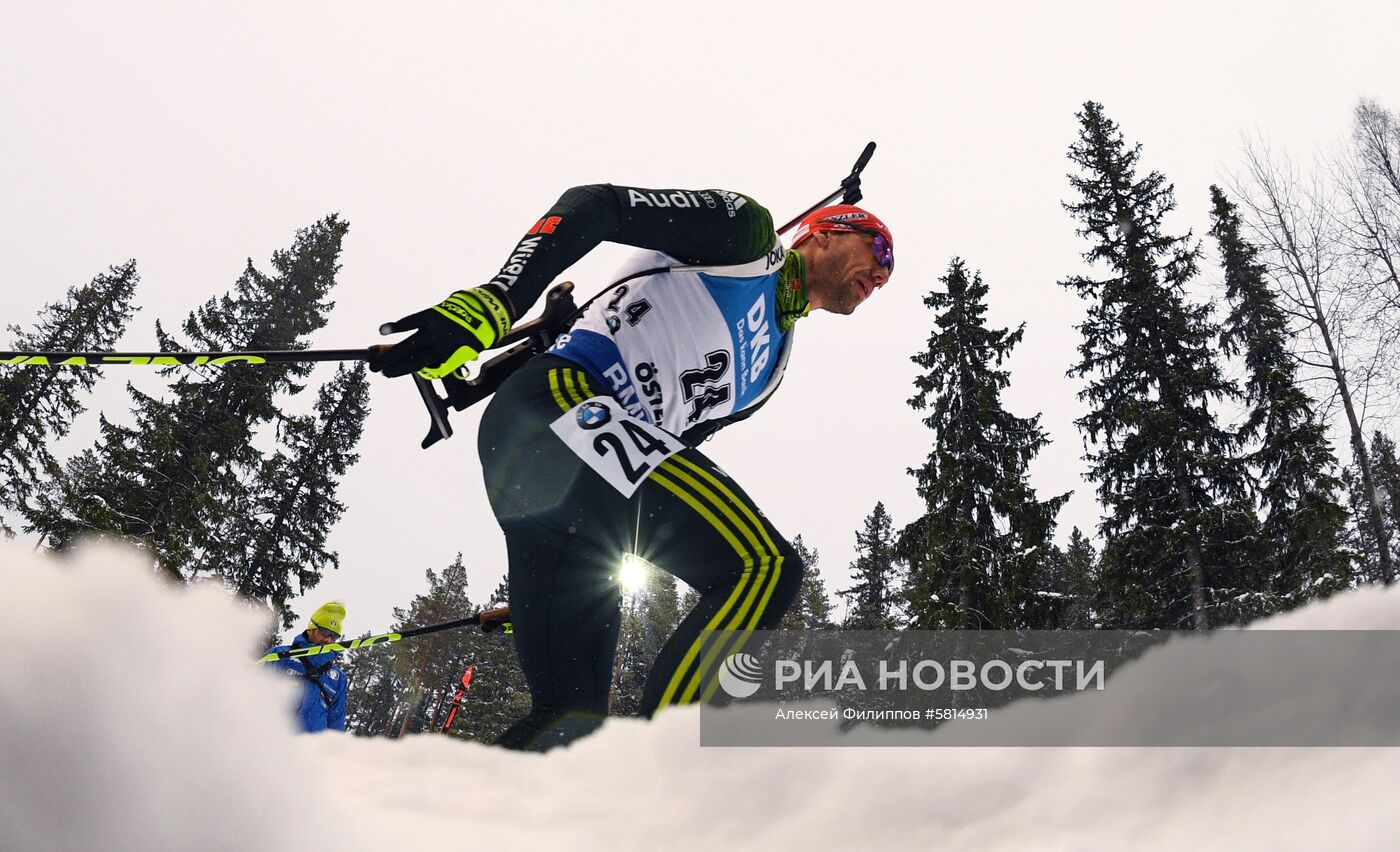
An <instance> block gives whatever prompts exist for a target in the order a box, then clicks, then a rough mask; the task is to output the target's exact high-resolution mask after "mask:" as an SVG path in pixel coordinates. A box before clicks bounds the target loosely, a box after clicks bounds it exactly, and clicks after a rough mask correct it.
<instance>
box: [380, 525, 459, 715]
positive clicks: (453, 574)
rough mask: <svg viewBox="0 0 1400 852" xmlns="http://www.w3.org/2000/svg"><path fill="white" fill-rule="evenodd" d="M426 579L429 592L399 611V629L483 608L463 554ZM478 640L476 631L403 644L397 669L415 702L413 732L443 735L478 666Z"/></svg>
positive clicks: (396, 617) (448, 632)
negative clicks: (467, 677) (454, 702)
mask: <svg viewBox="0 0 1400 852" xmlns="http://www.w3.org/2000/svg"><path fill="white" fill-rule="evenodd" d="M426 576H427V580H428V591H427V592H426V593H424V594H420V595H416V596H414V598H413V600H412V602H410V603H409V605H408V607H407V608H402V609H400V608H396V609H395V610H394V627H393V629H394V630H404V629H407V628H409V627H414V626H418V625H424V624H436V623H439V622H443V621H452V620H454V619H458V618H463V617H465V616H466V615H467V614H469V613H471V612H474V611H475V610H476V609H477V607H476V606H474V605H473V604H472V601H471V598H470V597H469V596H468V594H467V568H466V565H465V564H464V563H463V562H462V554H460V553H459V554H457V558H456V559H454V560H453V562H452V564H450V565H448V566H447V567H446V568H444V569H443V570H442V572H441V573H438V572H435V571H433V570H432V569H428V571H427V572H426ZM473 638H474V637H473V635H472V632H471V631H470V630H466V629H463V630H445V631H442V632H440V633H430V634H428V635H427V636H420V637H418V638H416V639H413V640H411V641H406V642H400V643H397V644H398V645H399V646H400V647H398V648H397V649H396V650H395V653H394V668H395V671H396V672H397V675H398V678H399V680H400V681H401V682H403V683H405V684H407V686H408V693H409V695H410V696H412V697H413V699H414V700H412V701H411V704H412V707H411V709H410V721H409V727H408V732H409V733H424V732H432V731H437V730H441V728H442V724H443V722H445V721H446V718H447V712H448V709H449V708H448V703H449V702H450V701H451V698H452V696H453V694H454V693H455V692H456V691H457V687H458V685H460V683H461V679H462V674H463V673H464V672H465V671H466V669H467V666H468V665H471V663H472V658H473V656H474V649H473V647H472V645H473V642H472V640H473ZM459 712H460V711H459ZM453 726H454V727H455V726H456V720H453Z"/></svg>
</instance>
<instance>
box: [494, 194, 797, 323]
mask: <svg viewBox="0 0 1400 852" xmlns="http://www.w3.org/2000/svg"><path fill="white" fill-rule="evenodd" d="M605 241H606V242H614V243H621V244H623V245H629V246H636V247H638V248H645V249H652V250H653V251H659V252H664V253H665V254H668V255H670V256H671V257H674V258H676V259H677V260H679V261H681V262H682V263H687V264H705V265H716V266H718V265H728V264H737V263H748V262H749V261H751V260H757V259H758V258H760V257H762V256H763V255H764V254H765V253H767V252H768V251H769V250H770V249H771V248H773V245H774V243H775V242H776V241H777V237H776V235H775V233H774V231H773V217H772V215H771V214H770V213H769V212H768V211H767V210H766V209H764V208H763V206H762V205H760V204H759V203H758V202H756V201H754V200H753V199H752V198H749V197H748V196H745V195H740V194H738V193H734V192H726V191H724V190H718V189H642V188H640V187H632V186H614V185H612V184H606V183H602V184H590V185H588V186H576V187H573V188H572V189H570V190H568V191H566V192H565V193H564V194H563V195H562V196H560V198H559V200H558V201H556V202H555V203H554V206H553V207H550V208H549V210H548V212H546V213H545V215H543V216H541V217H540V219H539V220H538V221H537V222H536V223H535V224H534V226H533V227H531V228H530V230H529V232H528V233H526V234H525V236H523V237H521V238H520V241H519V242H518V243H517V244H516V246H515V249H514V250H513V251H512V252H511V254H510V257H509V258H507V259H506V262H505V264H504V265H503V266H502V267H501V270H500V271H499V272H497V273H496V275H495V277H494V278H492V279H491V280H490V282H488V284H487V286H489V287H491V288H492V289H494V290H496V291H498V292H500V293H502V294H504V295H505V296H506V298H507V300H508V301H509V303H510V308H511V314H512V317H513V318H516V319H518V318H519V317H520V316H521V315H523V314H524V313H525V312H527V311H529V310H530V306H531V305H533V304H534V303H535V301H536V300H537V299H538V298H539V297H540V294H541V293H543V292H544V290H545V288H546V287H548V286H549V285H550V283H551V282H553V281H554V279H555V277H556V276H558V275H559V274H560V273H561V272H563V271H564V270H565V269H567V268H568V267H569V266H571V265H572V264H573V263H575V262H576V261H578V260H579V259H580V258H582V257H583V256H584V255H586V254H588V253H589V252H590V251H592V250H593V249H594V248H595V247H596V246H597V245H598V244H599V243H601V242H605Z"/></svg>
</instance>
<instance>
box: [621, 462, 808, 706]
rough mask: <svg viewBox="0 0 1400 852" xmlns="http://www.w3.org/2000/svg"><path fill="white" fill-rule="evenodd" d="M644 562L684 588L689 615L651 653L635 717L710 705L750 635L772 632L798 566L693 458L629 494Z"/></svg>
mask: <svg viewBox="0 0 1400 852" xmlns="http://www.w3.org/2000/svg"><path fill="white" fill-rule="evenodd" d="M638 499H639V500H640V501H641V505H640V513H639V517H640V518H642V519H643V525H642V533H641V535H642V541H643V542H644V549H645V551H646V552H644V553H643V554H641V555H643V556H644V558H646V559H647V560H648V561H650V562H652V563H653V564H655V565H656V566H658V567H660V568H662V569H664V570H666V571H669V572H670V573H672V574H674V575H675V576H677V577H679V578H680V579H682V580H684V581H685V582H686V583H689V584H690V585H691V586H692V587H693V588H694V589H695V590H696V591H697V592H698V593H699V595H700V600H699V603H698V604H697V605H696V607H695V609H694V610H693V611H692V612H691V613H690V614H689V615H687V616H686V617H685V618H684V619H683V620H682V621H681V624H680V626H679V627H678V628H677V629H676V632H675V633H674V634H673V635H672V636H671V638H670V640H668V641H667V643H666V645H665V646H664V647H663V648H662V649H661V652H660V654H658V655H657V659H656V664H655V665H654V666H653V667H652V671H651V676H650V677H649V678H648V680H647V687H646V692H645V695H644V696H643V700H642V712H643V713H645V714H646V715H652V714H653V713H655V712H656V710H657V709H658V708H660V707H661V706H668V705H676V704H690V703H694V702H699V701H711V700H715V687H716V686H717V684H718V680H717V678H716V675H717V674H718V671H719V667H720V666H721V665H722V664H723V663H724V661H725V659H726V658H728V657H729V656H730V655H731V654H736V653H738V652H739V651H740V650H742V649H744V648H745V647H747V646H748V643H749V640H750V639H751V634H752V631H755V630H767V629H772V628H774V627H776V626H777V624H778V622H779V621H780V620H781V619H782V617H783V614H784V613H785V612H787V609H788V607H789V606H790V605H791V604H792V602H793V601H794V600H795V599H796V597H797V592H798V590H799V588H800V587H801V584H802V571H803V565H802V563H801V560H800V559H799V558H798V556H797V553H796V551H794V550H793V548H792V546H791V545H790V544H788V542H787V541H786V540H785V539H784V538H783V537H782V536H781V535H780V534H779V533H778V531H777V530H776V529H774V528H773V525H772V524H771V523H769V522H768V519H767V518H765V517H764V516H763V514H762V513H761V512H759V511H758V509H757V508H756V507H755V506H754V504H753V501H752V500H750V499H749V497H748V495H747V494H745V493H744V491H743V489H741V488H740V487H739V486H738V484H737V483H735V482H734V480H732V479H730V477H729V476H728V475H727V474H725V473H724V472H723V471H721V470H720V469H719V468H718V467H716V466H715V465H714V464H713V463H712V462H711V461H710V460H709V459H708V458H706V457H705V455H704V454H703V453H701V452H700V451H698V450H690V449H688V450H684V451H682V452H680V453H678V454H677V455H675V456H672V457H671V458H670V459H667V460H666V461H665V462H664V463H662V465H661V466H660V467H659V468H658V469H657V470H656V471H655V472H654V473H653V474H652V475H651V477H650V478H648V480H647V483H646V484H645V485H644V486H643V487H642V490H641V491H639V492H638Z"/></svg>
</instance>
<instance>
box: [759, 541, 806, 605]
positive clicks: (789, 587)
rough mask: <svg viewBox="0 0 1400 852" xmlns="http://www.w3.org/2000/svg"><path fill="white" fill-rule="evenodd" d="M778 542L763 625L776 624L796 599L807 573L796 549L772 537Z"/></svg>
mask: <svg viewBox="0 0 1400 852" xmlns="http://www.w3.org/2000/svg"><path fill="white" fill-rule="evenodd" d="M774 539H775V541H776V542H778V559H777V560H775V562H776V563H777V564H778V576H777V579H776V582H775V583H774V586H773V598H772V603H771V606H770V607H769V610H770V612H769V613H768V614H767V615H768V618H765V619H764V620H765V621H766V622H770V623H766V624H764V625H763V626H764V627H770V626H772V625H773V624H776V623H777V622H778V621H780V620H781V619H782V617H783V614H784V613H786V612H787V611H788V607H790V606H792V602H793V601H795V600H797V593H798V592H799V591H801V589H802V577H803V576H804V575H805V574H806V573H807V566H806V564H804V563H803V561H802V557H801V556H800V555H799V554H798V552H797V550H796V549H795V548H794V547H793V546H792V545H790V544H788V543H787V542H786V541H784V540H783V539H781V538H778V537H776V536H775V537H774Z"/></svg>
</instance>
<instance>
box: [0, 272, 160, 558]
mask: <svg viewBox="0 0 1400 852" xmlns="http://www.w3.org/2000/svg"><path fill="white" fill-rule="evenodd" d="M139 280H140V278H139V276H138V275H137V274H136V261H134V260H129V261H127V262H126V263H124V264H122V265H121V266H113V267H110V268H109V269H108V270H107V272H105V273H103V274H101V275H98V276H97V277H95V278H93V279H92V281H90V282H89V283H87V284H86V285H84V286H82V287H70V288H69V289H68V293H67V295H66V297H65V298H64V300H63V301H62V302H53V303H51V304H49V305H46V306H45V307H44V309H43V311H41V312H40V315H39V320H38V322H36V323H35V325H34V328H33V330H31V331H29V332H24V331H22V330H21V329H20V328H19V326H15V325H11V326H9V330H10V333H11V335H12V338H11V339H12V341H13V344H12V348H13V349H14V350H16V351H28V352H35V351H41V352H43V351H70V352H82V351H100V350H104V349H110V348H111V347H112V345H113V344H114V343H116V341H117V339H118V338H120V337H121V335H122V332H123V331H124V330H125V329H126V324H127V322H128V321H129V320H130V319H131V316H132V314H133V313H134V312H135V308H134V307H133V306H132V303H131V300H132V296H133V295H134V293H135V292H136V284H137V282H138V281H139ZM98 377H99V374H98V372H97V371H95V370H88V369H83V368H81V367H73V368H67V367H58V368H46V367H20V368H13V369H8V370H0V511H18V512H23V511H25V509H26V507H27V502H28V500H29V498H30V496H31V495H32V494H33V493H34V492H35V489H36V487H37V486H38V485H39V483H40V479H41V477H53V476H55V475H57V473H58V472H59V470H60V467H59V464H58V461H57V459H55V458H54V456H53V453H52V450H51V448H52V447H53V445H54V444H55V443H57V442H58V440H59V439H60V438H62V437H63V436H64V435H66V434H68V429H69V427H70V426H72V424H73V421H74V419H76V418H77V416H78V415H79V414H81V413H82V412H83V404H82V403H81V402H80V401H79V397H80V396H81V395H82V394H84V393H87V392H89V391H91V390H92V388H93V385H95V384H96V383H97V379H98ZM0 532H3V533H4V534H5V535H6V536H11V535H13V534H14V531H13V530H12V529H10V527H9V526H8V525H7V524H6V523H5V521H4V519H3V518H2V517H0Z"/></svg>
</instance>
